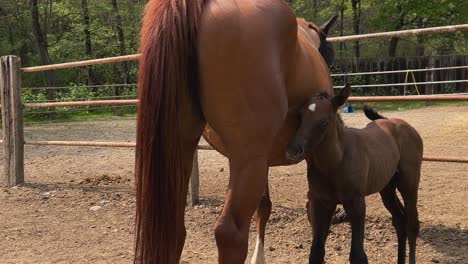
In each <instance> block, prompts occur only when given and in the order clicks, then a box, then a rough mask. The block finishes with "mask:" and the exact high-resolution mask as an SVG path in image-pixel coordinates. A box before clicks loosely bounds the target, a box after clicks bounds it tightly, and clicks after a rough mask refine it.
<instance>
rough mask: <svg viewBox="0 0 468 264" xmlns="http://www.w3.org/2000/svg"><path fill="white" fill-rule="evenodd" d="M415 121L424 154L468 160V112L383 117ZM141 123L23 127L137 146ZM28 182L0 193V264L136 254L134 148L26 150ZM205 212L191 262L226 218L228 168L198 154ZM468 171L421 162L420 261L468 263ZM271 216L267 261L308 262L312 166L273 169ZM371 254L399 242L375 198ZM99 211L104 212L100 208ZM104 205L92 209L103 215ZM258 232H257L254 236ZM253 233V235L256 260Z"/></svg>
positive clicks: (339, 246) (340, 247) (194, 225)
mask: <svg viewBox="0 0 468 264" xmlns="http://www.w3.org/2000/svg"><path fill="white" fill-rule="evenodd" d="M383 113H384V114H385V115H387V116H389V117H394V116H398V117H401V118H404V119H406V120H408V121H409V122H411V124H413V125H414V126H415V127H416V128H417V129H418V130H419V131H420V133H421V134H422V136H423V138H424V140H425V146H426V147H425V152H426V153H428V154H438V155H444V156H450V155H453V156H463V155H466V153H468V146H467V145H466V135H467V134H466V133H467V132H466V131H468V107H467V106H459V107H452V106H450V107H441V106H437V107H426V108H421V109H417V110H410V111H399V112H383ZM344 119H345V122H346V123H347V124H348V125H350V126H357V127H362V126H363V125H365V124H366V123H367V120H366V119H365V117H364V115H363V114H362V113H361V112H357V113H355V114H344ZM134 127H135V123H134V120H131V119H113V120H96V121H88V122H74V123H61V124H53V125H40V126H31V127H26V128H25V138H26V139H29V138H34V139H38V140H41V139H42V140H47V139H48V138H49V135H50V134H51V133H52V132H53V133H54V135H55V138H56V139H57V140H77V139H80V140H101V141H119V140H127V141H131V140H132V139H133V138H134ZM25 153H26V160H25V173H26V175H27V176H28V178H27V183H26V185H24V186H22V187H15V188H12V189H2V190H1V192H0V207H1V208H2V210H1V211H0V215H1V219H3V220H2V228H1V229H0V238H1V239H2V241H3V243H2V247H1V249H0V255H1V256H3V257H2V263H67V262H70V261H73V262H76V263H83V262H87V263H109V262H112V263H129V262H130V261H131V259H132V255H133V251H132V249H133V234H132V232H133V221H134V219H133V217H134V205H135V203H134V194H133V164H134V155H133V150H131V149H107V148H70V147H55V146H51V147H42V146H27V147H26V151H25ZM199 161H200V176H201V177H200V193H201V205H199V206H197V207H195V208H188V209H187V211H186V212H187V214H186V215H187V216H186V225H187V229H188V239H187V242H186V247H185V251H184V255H183V260H184V262H185V263H215V262H216V258H217V251H216V246H215V241H214V235H213V229H214V226H215V221H216V219H217V217H218V215H219V213H220V211H221V208H222V203H223V199H224V192H225V189H226V186H227V180H228V165H227V161H226V159H225V158H224V157H222V156H221V155H219V154H217V153H216V152H214V151H200V154H199ZM467 171H468V165H467V164H455V163H432V162H425V163H424V164H423V176H422V181H421V190H420V197H419V210H420V220H421V222H422V224H421V226H422V231H421V236H420V239H419V242H418V252H417V253H418V255H417V256H418V260H419V261H420V263H466V259H468V255H467V254H468V253H467V252H468V231H466V229H467V228H468V226H467V220H466V219H467V217H468V215H467V212H466V209H467V208H466V206H465V205H464V202H465V200H466V193H467V191H468V189H467V188H468V187H467V186H468V182H467V178H466V172H467ZM270 175H271V176H270V179H271V180H270V185H271V193H272V200H273V207H274V208H273V213H272V216H271V218H270V222H269V223H268V226H267V235H266V249H267V250H266V257H267V261H268V262H270V263H305V262H306V260H307V257H308V253H309V248H308V247H309V245H310V239H311V235H310V233H311V230H310V226H309V223H308V222H307V219H306V217H305V193H306V190H307V186H306V184H305V166H304V163H301V164H299V165H296V166H293V167H280V168H273V169H271V174H270ZM367 201H368V209H367V212H368V213H367V226H366V227H367V228H366V246H367V247H366V248H367V251H368V255H369V259H370V261H371V262H373V263H394V262H393V261H392V259H394V258H395V257H396V235H395V233H394V231H393V228H392V227H391V220H390V216H389V214H388V212H387V211H386V210H385V209H384V208H383V206H382V204H381V201H380V197H379V196H378V195H374V196H371V197H369V198H368V199H367ZM93 206H100V209H98V210H96V211H93V210H91V208H93ZM97 208H99V207H94V208H93V209H97ZM252 231H253V229H252ZM254 237H255V236H253V235H252V236H251V247H250V253H252V250H253V246H254V245H253V244H254V243H255V240H254ZM349 239H350V237H349V225H348V224H339V225H335V226H334V227H333V228H332V233H331V235H330V240H329V243H328V256H327V258H328V259H330V261H331V262H330V263H345V262H346V260H347V258H348V251H349Z"/></svg>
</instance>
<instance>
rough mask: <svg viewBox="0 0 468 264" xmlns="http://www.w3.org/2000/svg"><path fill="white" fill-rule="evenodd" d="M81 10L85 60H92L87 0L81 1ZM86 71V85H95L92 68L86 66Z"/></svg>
mask: <svg viewBox="0 0 468 264" xmlns="http://www.w3.org/2000/svg"><path fill="white" fill-rule="evenodd" d="M81 10H82V13H83V25H84V29H83V33H84V37H85V54H86V58H87V59H92V58H93V50H92V46H91V29H90V27H91V25H90V20H89V8H88V0H81ZM86 70H87V75H88V78H87V79H88V80H87V83H88V84H95V83H96V78H95V76H94V70H93V67H91V66H88V67H87V68H86Z"/></svg>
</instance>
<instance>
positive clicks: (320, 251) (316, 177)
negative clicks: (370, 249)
mask: <svg viewBox="0 0 468 264" xmlns="http://www.w3.org/2000/svg"><path fill="white" fill-rule="evenodd" d="M349 94H350V86H349V85H347V86H345V88H344V89H342V90H341V91H340V94H338V95H336V96H335V97H332V95H331V94H328V93H320V94H317V95H315V96H313V97H312V98H311V99H310V100H309V102H308V103H307V105H306V106H305V107H304V109H303V110H302V111H301V113H302V119H301V125H300V127H299V129H298V131H297V133H296V135H295V136H294V138H293V140H292V141H291V142H290V144H289V146H288V152H287V156H288V158H289V159H290V160H291V161H297V160H302V159H303V158H304V157H305V159H306V161H307V179H308V181H309V193H308V198H309V202H308V206H307V207H308V208H307V209H308V210H307V211H308V216H309V221H310V222H311V225H312V230H313V241H312V246H311V252H310V258H309V263H317V264H322V263H323V260H324V255H325V241H326V239H327V235H328V232H329V228H330V223H331V220H332V216H333V213H334V211H335V208H336V205H337V204H343V207H344V209H345V210H346V213H347V214H348V217H349V218H350V221H351V230H352V241H351V253H350V262H351V263H352V264H354V263H359V264H361V263H367V262H368V261H367V256H366V253H365V252H364V223H365V213H366V205H365V200H364V197H365V196H366V195H370V194H373V193H376V192H380V195H381V197H382V200H383V203H384V205H385V207H386V208H387V209H388V211H390V213H391V215H392V223H393V226H394V227H395V229H396V232H397V236H398V263H405V256H406V239H408V242H409V262H410V263H411V264H413V263H415V261H416V238H417V236H418V232H419V221H418V210H417V206H416V204H417V201H418V186H419V179H420V174H421V163H422V157H423V142H422V139H421V136H420V135H419V134H418V132H417V131H416V130H415V129H414V128H413V127H412V126H411V125H409V124H408V123H407V122H405V121H403V120H401V119H396V118H392V119H387V118H385V117H383V116H381V115H379V114H378V113H377V112H375V111H374V110H372V109H370V108H365V110H364V111H365V114H366V116H367V117H368V118H369V119H371V120H375V121H373V122H371V123H369V124H368V125H367V126H366V127H365V128H363V129H354V128H347V127H344V125H343V124H342V123H341V122H340V121H339V120H338V116H337V109H338V108H339V107H340V106H342V105H343V104H344V103H345V102H346V100H347V98H348V96H349ZM397 188H398V191H400V193H401V196H402V197H403V200H404V204H405V205H404V206H403V205H402V204H401V202H400V200H399V198H398V196H397V194H396V189H397Z"/></svg>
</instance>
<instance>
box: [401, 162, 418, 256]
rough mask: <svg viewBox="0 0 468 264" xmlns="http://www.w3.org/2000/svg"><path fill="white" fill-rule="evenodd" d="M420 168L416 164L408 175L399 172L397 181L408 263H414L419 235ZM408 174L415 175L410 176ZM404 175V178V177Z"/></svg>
mask: <svg viewBox="0 0 468 264" xmlns="http://www.w3.org/2000/svg"><path fill="white" fill-rule="evenodd" d="M419 173H420V170H419V169H417V166H415V167H414V170H413V171H412V174H409V175H408V172H407V171H405V172H404V173H403V172H402V173H401V177H400V178H401V179H399V181H398V190H399V191H400V193H401V196H402V197H403V200H404V203H405V211H406V233H407V235H408V245H409V263H410V264H414V263H416V240H417V237H418V235H419V219H418V208H417V202H418V186H419ZM410 175H413V176H414V175H417V177H411V178H409V176H410ZM405 177H406V178H405Z"/></svg>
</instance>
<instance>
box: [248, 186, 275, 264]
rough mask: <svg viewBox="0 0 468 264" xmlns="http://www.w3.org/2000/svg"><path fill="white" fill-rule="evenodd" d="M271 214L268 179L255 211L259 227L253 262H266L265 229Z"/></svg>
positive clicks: (252, 263)
mask: <svg viewBox="0 0 468 264" xmlns="http://www.w3.org/2000/svg"><path fill="white" fill-rule="evenodd" d="M270 214H271V200H270V191H269V188H268V179H267V183H266V185H265V192H264V194H263V197H262V200H261V201H260V205H259V206H258V208H257V210H256V211H255V215H254V219H255V227H256V229H257V243H256V245H255V252H254V254H253V256H252V260H251V261H250V263H251V264H264V263H265V229H266V224H267V222H268V219H269V218H270Z"/></svg>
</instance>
